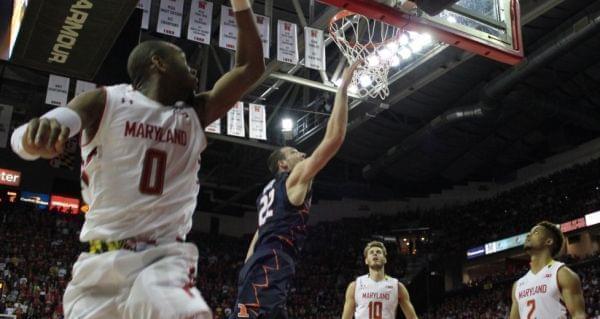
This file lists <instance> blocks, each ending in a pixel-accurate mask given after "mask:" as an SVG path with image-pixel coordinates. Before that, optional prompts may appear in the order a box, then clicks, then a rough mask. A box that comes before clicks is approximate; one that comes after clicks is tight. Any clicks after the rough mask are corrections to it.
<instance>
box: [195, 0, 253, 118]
mask: <svg viewBox="0 0 600 319" xmlns="http://www.w3.org/2000/svg"><path fill="white" fill-rule="evenodd" d="M231 5H232V7H233V11H234V12H235V21H236V22H237V27H238V37H237V48H236V53H235V66H234V67H233V69H231V70H230V71H229V72H227V73H225V74H224V75H223V76H222V77H221V78H220V79H219V80H218V81H217V82H216V83H215V85H214V87H213V88H212V90H210V91H207V92H203V93H200V94H198V95H197V96H196V97H195V101H194V103H195V107H196V112H197V113H198V117H199V118H200V123H201V124H202V126H203V127H206V125H208V124H210V123H212V122H213V121H215V120H216V119H219V118H221V117H222V116H223V115H224V114H225V113H227V111H228V110H229V109H230V108H231V107H232V106H233V105H234V104H235V103H236V102H237V101H239V100H240V99H241V98H242V96H243V95H244V94H245V93H246V91H247V90H248V89H249V88H250V87H251V86H252V85H253V84H254V83H255V82H256V81H257V80H258V79H259V78H260V77H261V76H262V74H263V73H264V71H265V63H264V58H263V49H262V41H261V39H260V36H259V34H258V28H257V26H256V22H255V20H254V13H252V8H251V7H250V2H249V0H231Z"/></svg>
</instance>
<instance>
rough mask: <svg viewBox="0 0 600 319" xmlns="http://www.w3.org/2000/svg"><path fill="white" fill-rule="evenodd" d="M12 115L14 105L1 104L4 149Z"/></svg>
mask: <svg viewBox="0 0 600 319" xmlns="http://www.w3.org/2000/svg"><path fill="white" fill-rule="evenodd" d="M12 113H13V107H12V105H3V104H0V147H2V148H4V147H6V142H7V141H8V134H9V130H10V120H11V119H12ZM17 186H18V185H17Z"/></svg>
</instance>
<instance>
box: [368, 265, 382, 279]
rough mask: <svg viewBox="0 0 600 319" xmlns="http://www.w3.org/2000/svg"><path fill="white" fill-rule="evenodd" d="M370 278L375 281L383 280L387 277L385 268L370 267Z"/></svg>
mask: <svg viewBox="0 0 600 319" xmlns="http://www.w3.org/2000/svg"><path fill="white" fill-rule="evenodd" d="M369 278H371V279H372V280H373V281H381V280H383V279H384V278H385V268H383V267H381V269H373V268H369Z"/></svg>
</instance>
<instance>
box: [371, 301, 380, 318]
mask: <svg viewBox="0 0 600 319" xmlns="http://www.w3.org/2000/svg"><path fill="white" fill-rule="evenodd" d="M381 318H383V304H382V303H381V301H371V302H369V319H381Z"/></svg>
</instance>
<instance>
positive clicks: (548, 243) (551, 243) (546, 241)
mask: <svg viewBox="0 0 600 319" xmlns="http://www.w3.org/2000/svg"><path fill="white" fill-rule="evenodd" d="M545 243H546V245H548V246H552V245H553V244H554V239H552V238H546V240H545Z"/></svg>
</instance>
